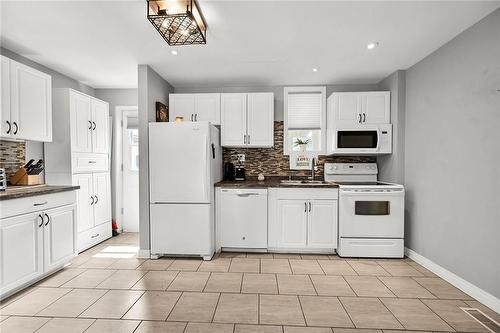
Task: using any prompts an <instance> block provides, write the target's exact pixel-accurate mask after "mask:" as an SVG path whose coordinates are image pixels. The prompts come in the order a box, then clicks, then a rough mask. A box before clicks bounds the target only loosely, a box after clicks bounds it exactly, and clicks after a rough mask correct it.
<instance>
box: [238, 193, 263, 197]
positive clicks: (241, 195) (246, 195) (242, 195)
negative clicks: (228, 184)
mask: <svg viewBox="0 0 500 333" xmlns="http://www.w3.org/2000/svg"><path fill="white" fill-rule="evenodd" d="M251 195H259V193H238V196H239V197H249V196H251Z"/></svg>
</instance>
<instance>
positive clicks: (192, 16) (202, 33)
mask: <svg viewBox="0 0 500 333" xmlns="http://www.w3.org/2000/svg"><path fill="white" fill-rule="evenodd" d="M146 1H147V4H148V20H149V21H150V22H151V23H152V24H153V26H154V27H155V28H156V30H157V31H158V32H159V33H160V35H161V36H162V37H163V39H165V41H166V42H167V43H168V45H192V44H206V43H207V24H206V22H205V19H204V18H203V14H202V13H201V11H200V7H199V6H198V3H197V2H196V0H146Z"/></svg>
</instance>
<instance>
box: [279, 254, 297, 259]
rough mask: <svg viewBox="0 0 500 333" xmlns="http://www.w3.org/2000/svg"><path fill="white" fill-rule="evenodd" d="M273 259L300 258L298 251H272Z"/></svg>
mask: <svg viewBox="0 0 500 333" xmlns="http://www.w3.org/2000/svg"><path fill="white" fill-rule="evenodd" d="M273 258H274V259H302V258H301V257H300V254H298V253H273Z"/></svg>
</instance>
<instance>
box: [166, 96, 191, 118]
mask: <svg viewBox="0 0 500 333" xmlns="http://www.w3.org/2000/svg"><path fill="white" fill-rule="evenodd" d="M168 105H169V112H170V117H169V118H170V121H175V118H176V117H183V118H184V121H194V114H195V98H194V94H170V95H169V97H168Z"/></svg>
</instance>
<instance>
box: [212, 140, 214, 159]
mask: <svg viewBox="0 0 500 333" xmlns="http://www.w3.org/2000/svg"><path fill="white" fill-rule="evenodd" d="M212 158H213V159H214V160H215V145H214V144H213V143H212Z"/></svg>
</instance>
